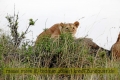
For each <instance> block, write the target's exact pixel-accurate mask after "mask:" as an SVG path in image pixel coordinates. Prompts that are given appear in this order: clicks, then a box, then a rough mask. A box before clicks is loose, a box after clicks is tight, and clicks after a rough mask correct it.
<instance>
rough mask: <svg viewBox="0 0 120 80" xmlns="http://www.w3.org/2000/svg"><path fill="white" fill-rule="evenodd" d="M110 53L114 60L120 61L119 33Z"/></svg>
mask: <svg viewBox="0 0 120 80" xmlns="http://www.w3.org/2000/svg"><path fill="white" fill-rule="evenodd" d="M111 52H112V57H113V58H114V59H120V33H119V35H118V38H117V41H116V43H115V44H113V46H112V48H111Z"/></svg>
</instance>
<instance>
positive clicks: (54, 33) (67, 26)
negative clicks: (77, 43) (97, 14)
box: [35, 21, 79, 44]
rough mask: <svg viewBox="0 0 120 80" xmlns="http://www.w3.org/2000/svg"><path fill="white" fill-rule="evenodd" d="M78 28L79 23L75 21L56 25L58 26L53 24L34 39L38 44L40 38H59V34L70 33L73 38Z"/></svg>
mask: <svg viewBox="0 0 120 80" xmlns="http://www.w3.org/2000/svg"><path fill="white" fill-rule="evenodd" d="M78 26H79V22H78V21H76V22H74V23H58V24H54V25H53V26H52V27H50V28H49V29H47V30H45V31H43V32H42V33H41V34H39V36H38V37H37V39H36V42H35V44H36V43H37V42H39V40H40V38H42V37H46V36H47V37H50V38H55V39H57V38H59V35H60V34H61V33H66V32H69V33H72V36H73V37H74V36H75V33H76V31H77V28H78Z"/></svg>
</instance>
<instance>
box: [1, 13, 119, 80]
mask: <svg viewBox="0 0 120 80" xmlns="http://www.w3.org/2000/svg"><path fill="white" fill-rule="evenodd" d="M6 18H7V20H8V23H9V28H10V30H11V33H10V34H11V36H8V35H6V34H1V35H0V80H119V79H120V72H119V71H120V70H118V72H119V73H118V74H92V73H91V74H78V75H74V74H67V75H65V74H51V75H47V74H46V75H39V74H32V75H31V74H21V75H20V74H3V69H4V68H117V69H120V63H118V62H117V61H116V62H112V61H111V60H110V59H109V58H108V57H107V55H106V52H105V51H104V50H101V49H98V50H97V51H96V52H92V54H96V55H95V56H94V55H92V54H90V53H91V48H89V47H87V45H85V44H84V40H79V41H76V40H74V39H73V38H72V36H71V35H70V34H69V33H66V34H61V36H60V39H58V40H52V39H49V38H48V37H45V38H43V39H41V40H40V42H39V43H38V44H37V45H35V46H32V45H30V44H31V43H32V42H33V41H29V42H25V41H22V40H23V39H25V35H26V34H27V31H28V29H29V27H30V26H31V25H34V24H35V22H36V21H33V20H32V19H30V20H29V25H28V28H27V29H26V31H25V32H22V33H20V32H18V30H17V29H18V15H16V16H15V15H14V16H13V17H11V16H7V17H6Z"/></svg>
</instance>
